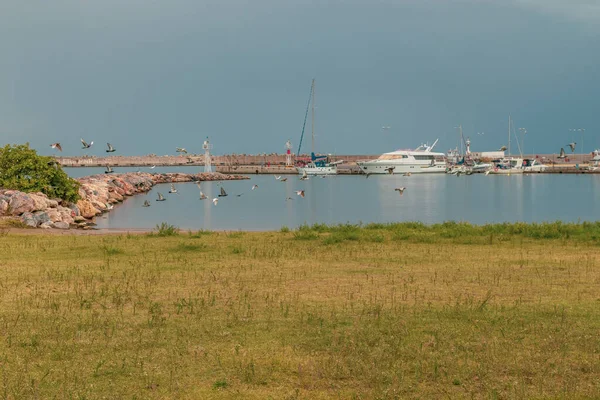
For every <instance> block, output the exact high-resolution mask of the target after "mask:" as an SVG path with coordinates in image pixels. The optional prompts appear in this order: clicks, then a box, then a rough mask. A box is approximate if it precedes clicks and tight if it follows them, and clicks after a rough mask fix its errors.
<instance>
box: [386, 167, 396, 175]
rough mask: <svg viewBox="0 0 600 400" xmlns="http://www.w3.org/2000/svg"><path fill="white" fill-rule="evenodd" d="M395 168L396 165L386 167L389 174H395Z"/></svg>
mask: <svg viewBox="0 0 600 400" xmlns="http://www.w3.org/2000/svg"><path fill="white" fill-rule="evenodd" d="M395 169H396V167H389V168H386V169H385V170H386V171H387V173H388V174H393V173H394V170H395Z"/></svg>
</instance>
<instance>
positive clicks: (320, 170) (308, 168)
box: [296, 79, 342, 179]
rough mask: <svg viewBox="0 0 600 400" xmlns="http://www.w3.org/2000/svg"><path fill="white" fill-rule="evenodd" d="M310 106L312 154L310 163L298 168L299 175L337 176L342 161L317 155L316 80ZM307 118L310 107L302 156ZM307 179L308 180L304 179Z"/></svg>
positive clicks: (312, 86)
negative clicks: (338, 166)
mask: <svg viewBox="0 0 600 400" xmlns="http://www.w3.org/2000/svg"><path fill="white" fill-rule="evenodd" d="M309 106H310V107H311V120H312V146H311V152H310V161H309V162H308V163H307V164H306V165H304V166H299V167H296V170H297V171H298V174H300V175H303V176H305V175H337V173H338V172H337V165H338V164H340V163H341V162H342V161H341V160H340V161H336V162H333V163H332V162H329V157H328V156H317V155H315V80H314V79H313V80H312V85H311V87H310V97H309ZM306 116H308V107H307V108H306V115H305V117H304V125H303V126H302V135H301V136H300V144H299V145H298V153H297V154H298V155H300V149H301V147H302V138H303V137H304V127H305V126H306ZM304 179H306V178H304Z"/></svg>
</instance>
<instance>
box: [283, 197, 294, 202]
mask: <svg viewBox="0 0 600 400" xmlns="http://www.w3.org/2000/svg"><path fill="white" fill-rule="evenodd" d="M288 200H294V199H292V198H291V197H286V198H285V201H288Z"/></svg>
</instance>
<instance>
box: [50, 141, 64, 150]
mask: <svg viewBox="0 0 600 400" xmlns="http://www.w3.org/2000/svg"><path fill="white" fill-rule="evenodd" d="M50 147H52V148H53V149H57V150H58V151H62V147H60V143H58V142H56V143H52V144H51V145H50Z"/></svg>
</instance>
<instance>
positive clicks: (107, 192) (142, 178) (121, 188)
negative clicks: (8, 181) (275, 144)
mask: <svg viewBox="0 0 600 400" xmlns="http://www.w3.org/2000/svg"><path fill="white" fill-rule="evenodd" d="M240 179H249V178H248V177H247V176H243V175H225V174H221V173H218V172H213V173H199V174H183V173H162V174H150V173H143V172H142V173H140V172H129V173H124V174H101V175H91V176H86V177H83V178H78V179H77V180H78V181H79V182H80V183H81V187H80V188H79V195H80V197H81V200H79V201H78V202H77V203H76V204H73V203H68V202H65V201H62V200H60V199H49V198H48V197H47V196H46V195H45V194H43V193H39V192H38V193H23V192H20V191H18V190H8V189H0V217H12V218H17V219H19V220H20V221H22V222H23V224H25V225H26V226H28V227H31V228H43V229H49V228H55V229H70V228H80V229H91V228H92V227H93V226H94V225H95V224H94V218H95V217H96V216H97V215H100V214H102V213H104V212H107V211H109V210H110V209H111V208H112V205H113V204H116V203H120V202H122V201H124V200H125V199H126V198H127V197H129V196H133V195H136V194H138V193H146V192H148V191H149V190H150V189H152V187H153V186H154V185H156V184H159V183H177V182H202V181H224V180H240Z"/></svg>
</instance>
